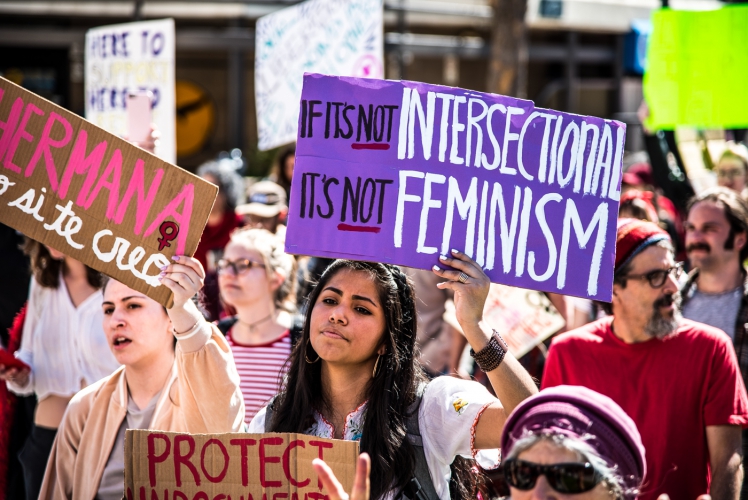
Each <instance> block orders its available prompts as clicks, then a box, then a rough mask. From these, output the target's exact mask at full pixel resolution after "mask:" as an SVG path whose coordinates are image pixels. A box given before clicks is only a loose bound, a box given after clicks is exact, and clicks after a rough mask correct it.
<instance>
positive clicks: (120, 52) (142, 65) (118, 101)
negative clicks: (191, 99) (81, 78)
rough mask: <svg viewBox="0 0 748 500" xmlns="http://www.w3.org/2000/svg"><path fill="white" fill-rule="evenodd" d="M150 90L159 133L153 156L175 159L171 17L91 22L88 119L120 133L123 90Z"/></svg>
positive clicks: (122, 129)
mask: <svg viewBox="0 0 748 500" xmlns="http://www.w3.org/2000/svg"><path fill="white" fill-rule="evenodd" d="M142 90H149V91H151V92H152V93H153V104H152V113H153V114H152V118H153V123H154V124H155V125H156V127H157V128H158V131H159V132H160V134H161V138H160V143H159V145H158V147H157V149H156V152H155V154H156V156H158V157H159V158H161V159H162V160H164V161H166V162H169V163H176V135H175V123H174V122H175V104H174V99H175V98H174V93H175V92H174V20H173V19H160V20H157V21H143V22H137V23H127V24H116V25H112V26H102V27H100V28H93V29H91V30H88V32H87V33H86V119H87V120H88V121H90V122H92V123H94V124H95V125H98V126H99V127H101V128H103V129H104V130H106V131H108V132H110V133H112V134H115V135H118V136H120V137H123V136H125V135H126V134H127V110H126V104H127V94H128V93H129V92H133V91H142Z"/></svg>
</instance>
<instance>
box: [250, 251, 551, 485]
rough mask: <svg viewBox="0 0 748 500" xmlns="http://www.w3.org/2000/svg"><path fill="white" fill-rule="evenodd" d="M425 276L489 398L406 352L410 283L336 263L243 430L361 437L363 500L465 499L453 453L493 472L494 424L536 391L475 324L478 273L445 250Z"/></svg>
mask: <svg viewBox="0 0 748 500" xmlns="http://www.w3.org/2000/svg"><path fill="white" fill-rule="evenodd" d="M434 272H435V273H436V274H437V275H438V276H440V277H441V278H443V279H444V280H445V281H444V282H442V283H439V284H438V285H437V286H438V287H439V288H441V289H449V290H452V291H453V292H454V302H455V309H456V315H457V319H458V321H459V323H460V326H461V327H462V329H463V331H464V333H465V336H466V338H467V340H468V342H469V343H470V345H471V346H472V347H473V349H474V351H473V355H474V358H475V360H476V362H477V363H478V365H479V366H480V367H481V368H482V369H483V370H484V371H485V372H486V373H488V377H489V379H490V381H491V384H492V386H493V388H494V390H495V391H496V394H497V395H498V396H499V399H496V398H495V397H493V396H492V395H491V394H490V393H489V392H488V391H487V390H486V389H485V388H484V387H483V386H481V385H480V384H478V383H476V382H472V381H465V380H460V379H456V378H452V377H437V378H436V379H434V380H432V381H431V382H427V379H426V377H425V375H424V373H423V371H422V370H421V368H420V367H419V365H418V363H417V356H416V353H415V340H416V312H415V297H414V294H413V286H412V282H411V281H410V280H409V279H408V278H407V276H406V275H405V274H404V273H403V272H402V271H401V270H400V269H399V268H398V267H396V266H392V265H388V264H378V263H370V262H354V261H347V260H337V261H335V262H334V263H333V264H331V265H330V267H328V268H327V270H326V271H325V273H324V274H323V275H322V277H321V278H320V281H319V284H318V285H317V286H316V288H315V289H314V290H313V291H312V293H311V295H310V297H309V307H308V314H307V317H306V321H305V324H304V329H303V332H302V337H301V339H300V341H299V343H298V344H297V345H296V347H295V348H294V350H293V353H292V355H291V358H290V361H289V372H288V377H287V380H286V382H285V385H284V388H283V390H282V392H281V393H280V394H279V395H278V396H277V397H276V398H275V399H274V400H273V401H272V402H271V403H270V404H269V405H268V406H266V407H265V408H264V409H262V410H261V411H260V412H259V413H258V414H257V415H256V416H255V418H254V419H253V420H252V422H251V423H250V426H249V431H250V432H266V431H270V432H299V433H303V434H307V435H315V436H319V437H325V438H336V439H345V440H354V441H360V442H361V450H362V451H364V452H367V453H368V454H369V455H370V457H371V462H372V463H371V478H372V481H371V484H372V498H376V499H378V498H401V497H405V498H419V499H447V498H475V496H476V487H477V484H476V477H475V475H474V474H472V473H471V471H470V468H469V466H468V462H467V461H465V460H464V459H463V458H462V457H470V456H472V457H474V458H478V459H479V460H480V462H481V463H482V464H483V463H484V460H485V459H489V458H491V459H493V460H492V465H495V464H496V462H497V459H498V456H497V453H496V451H497V450H496V449H497V448H499V446H500V434H501V429H502V428H503V426H504V422H505V421H506V419H507V417H508V415H509V413H510V412H511V411H512V409H514V407H516V406H517V405H518V404H519V403H520V402H521V401H522V400H524V399H525V398H527V397H529V396H531V395H532V394H533V393H535V392H536V391H537V389H536V387H535V384H534V383H533V381H532V379H531V378H530V376H529V374H528V373H527V372H526V371H525V370H524V369H523V368H522V367H521V366H520V364H519V363H518V362H517V360H516V359H514V357H513V356H512V355H511V354H510V353H509V352H508V349H507V345H506V343H504V341H503V340H502V339H501V337H500V336H499V334H498V333H497V332H495V331H491V330H490V329H489V328H488V327H487V326H486V325H485V324H484V323H483V321H482V316H483V306H484V303H485V300H486V296H487V295H488V288H489V280H488V277H487V276H486V275H485V273H484V272H483V271H482V269H481V268H480V266H478V264H476V263H475V262H474V261H473V260H472V259H470V258H469V257H468V256H466V255H465V254H463V253H460V252H457V251H454V250H453V251H452V255H451V256H449V257H441V263H440V265H439V266H434ZM479 450H484V451H483V452H481V453H480V456H478V455H479ZM490 455H493V456H490ZM451 465H452V467H450V466H451Z"/></svg>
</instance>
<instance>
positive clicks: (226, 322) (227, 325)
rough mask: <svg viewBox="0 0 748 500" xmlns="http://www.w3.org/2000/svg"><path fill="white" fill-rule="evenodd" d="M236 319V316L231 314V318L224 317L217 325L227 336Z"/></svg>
mask: <svg viewBox="0 0 748 500" xmlns="http://www.w3.org/2000/svg"><path fill="white" fill-rule="evenodd" d="M236 321H237V319H236V316H231V317H230V318H223V319H222V320H220V321H219V322H218V323H216V326H217V327H218V329H219V330H221V333H222V334H224V336H225V335H226V334H227V333H228V332H229V330H231V327H232V326H234V325H235V324H236Z"/></svg>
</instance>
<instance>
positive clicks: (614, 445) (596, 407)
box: [501, 386, 647, 500]
mask: <svg viewBox="0 0 748 500" xmlns="http://www.w3.org/2000/svg"><path fill="white" fill-rule="evenodd" d="M501 450H502V455H503V457H504V460H503V462H502V469H503V472H504V477H505V479H506V482H507V484H508V485H509V487H510V488H511V497H512V499H513V500H522V499H529V498H552V497H553V498H559V497H560V498H566V495H570V496H571V495H573V498H574V499H575V500H583V499H584V500H587V499H589V500H595V499H601V500H603V499H604V500H610V499H616V500H618V499H620V500H624V499H633V498H636V497H637V495H638V494H639V487H640V485H641V484H642V480H643V479H644V476H645V473H646V470H647V461H646V458H645V453H644V445H643V444H642V441H641V436H640V435H639V431H638V430H637V428H636V424H635V423H634V421H633V420H632V419H631V418H630V417H629V416H628V415H626V412H624V411H623V409H622V408H621V407H620V406H619V405H618V404H616V403H615V402H614V401H613V400H612V399H610V398H609V397H607V396H603V395H602V394H600V393H597V392H595V391H592V390H590V389H587V388H586V387H579V386H559V387H553V388H550V389H546V390H544V391H541V392H540V393H538V394H536V395H534V396H532V397H530V398H528V399H526V400H525V401H523V402H522V403H520V405H519V406H517V408H515V409H514V411H513V412H512V414H511V415H510V416H509V418H508V419H507V421H506V424H505V425H504V431H503V433H502V435H501Z"/></svg>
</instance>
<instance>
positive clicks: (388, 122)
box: [385, 104, 400, 142]
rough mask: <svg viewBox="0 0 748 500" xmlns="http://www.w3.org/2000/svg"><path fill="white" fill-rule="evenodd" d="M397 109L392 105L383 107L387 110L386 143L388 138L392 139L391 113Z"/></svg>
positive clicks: (388, 140)
mask: <svg viewBox="0 0 748 500" xmlns="http://www.w3.org/2000/svg"><path fill="white" fill-rule="evenodd" d="M399 107H400V106H394V105H392V104H390V105H389V106H385V109H386V110H387V142H390V138H391V137H392V113H393V112H394V111H395V110H396V109H397V108H399Z"/></svg>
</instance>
